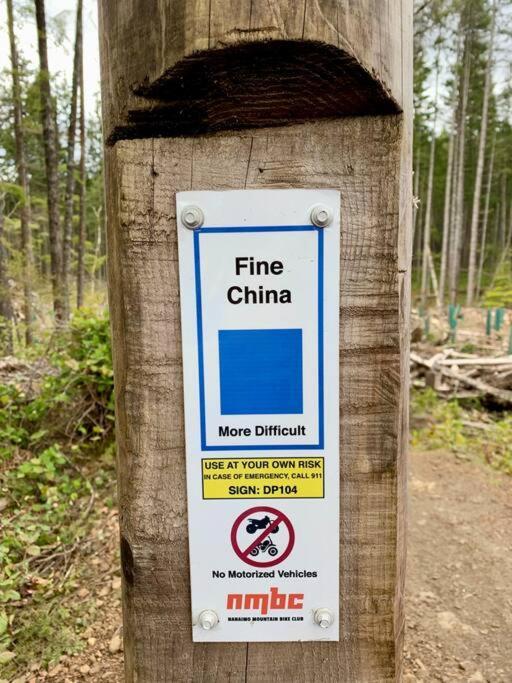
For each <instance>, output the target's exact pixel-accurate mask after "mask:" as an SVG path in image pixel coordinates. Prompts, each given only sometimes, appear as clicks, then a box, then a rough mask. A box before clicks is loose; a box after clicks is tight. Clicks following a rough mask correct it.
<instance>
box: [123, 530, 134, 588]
mask: <svg viewBox="0 0 512 683" xmlns="http://www.w3.org/2000/svg"><path fill="white" fill-rule="evenodd" d="M121 568H122V570H123V576H124V578H125V581H126V583H127V584H128V585H129V586H133V583H134V580H135V572H134V568H135V562H134V559H133V552H132V549H131V546H130V544H129V543H128V541H127V540H126V538H125V537H124V536H121Z"/></svg>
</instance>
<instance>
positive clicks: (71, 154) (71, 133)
mask: <svg viewBox="0 0 512 683" xmlns="http://www.w3.org/2000/svg"><path fill="white" fill-rule="evenodd" d="M82 7H83V0H77V6H76V31H75V50H74V59H73V76H72V84H71V103H70V111H69V126H68V145H67V155H66V169H67V171H66V190H65V198H64V211H65V212H64V240H63V249H62V287H63V291H62V297H63V299H62V301H63V315H64V319H65V320H68V319H69V314H70V308H69V307H70V301H69V280H70V275H71V273H70V270H71V243H72V238H73V198H74V191H75V138H76V119H77V96H78V80H79V72H80V68H81V64H82Z"/></svg>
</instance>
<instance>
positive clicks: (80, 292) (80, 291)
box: [76, 50, 86, 308]
mask: <svg viewBox="0 0 512 683" xmlns="http://www.w3.org/2000/svg"><path fill="white" fill-rule="evenodd" d="M79 82H80V165H79V179H78V183H79V188H80V196H79V211H78V264H77V277H76V305H77V308H81V307H82V306H83V305H84V283H85V236H86V235H85V189H86V188H85V182H86V177H85V99H84V62H83V52H82V50H81V60H80V72H79Z"/></svg>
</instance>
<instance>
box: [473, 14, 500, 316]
mask: <svg viewBox="0 0 512 683" xmlns="http://www.w3.org/2000/svg"><path fill="white" fill-rule="evenodd" d="M495 27H496V2H494V4H493V8H492V20H491V34H490V39H489V54H488V56H487V67H486V70H485V84H484V99H483V104H482V123H481V125H480V140H479V144H478V159H477V164H476V177H475V191H474V193H473V210H472V213H471V232H470V241H469V265H468V286H467V292H466V305H467V306H472V305H473V296H474V293H475V272H476V249H477V243H478V224H479V218H480V199H481V196H482V179H483V174H484V162H485V146H486V143H487V124H488V119H489V99H490V94H491V80H492V64H493V51H494V35H495V32H496V31H495Z"/></svg>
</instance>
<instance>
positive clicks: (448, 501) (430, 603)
mask: <svg viewBox="0 0 512 683" xmlns="http://www.w3.org/2000/svg"><path fill="white" fill-rule="evenodd" d="M409 510H410V517H409V520H410V521H409V555H408V571H407V638H406V652H405V657H406V668H405V670H406V672H407V673H406V675H405V677H404V681H406V682H407V683H414V682H416V681H421V682H422V683H427V682H428V681H468V682H471V683H478V682H481V681H489V682H492V683H502V682H503V683H510V682H511V681H512V592H511V588H510V587H511V586H512V533H511V529H512V478H510V477H508V476H506V475H503V474H500V473H497V472H495V471H493V470H491V469H490V468H489V467H487V466H486V465H484V464H481V463H480V462H478V461H468V460H465V459H458V458H457V457H455V456H454V455H453V454H451V453H446V452H441V451H437V452H430V453H413V454H412V456H411V466H410V486H409Z"/></svg>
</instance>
